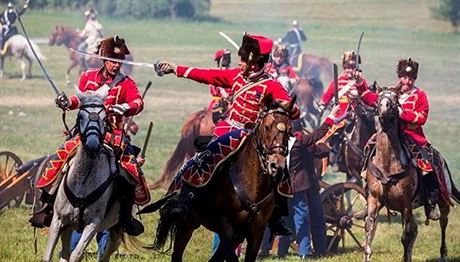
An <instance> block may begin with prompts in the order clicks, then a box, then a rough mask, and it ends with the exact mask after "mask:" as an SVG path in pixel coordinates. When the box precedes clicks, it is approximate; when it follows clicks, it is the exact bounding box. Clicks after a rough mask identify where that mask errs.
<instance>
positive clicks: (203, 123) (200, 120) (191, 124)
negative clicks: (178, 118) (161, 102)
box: [149, 108, 214, 190]
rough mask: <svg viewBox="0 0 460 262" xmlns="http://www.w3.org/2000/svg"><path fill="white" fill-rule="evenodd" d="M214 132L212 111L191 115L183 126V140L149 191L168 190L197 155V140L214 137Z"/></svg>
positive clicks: (204, 110) (201, 111)
mask: <svg viewBox="0 0 460 262" xmlns="http://www.w3.org/2000/svg"><path fill="white" fill-rule="evenodd" d="M213 130H214V122H213V121H212V112H211V111H209V110H207V109H206V108H205V109H202V110H200V111H197V112H193V113H192V114H190V116H189V117H188V118H187V120H186V121H185V123H184V125H183V126H182V130H181V138H180V140H179V143H177V146H176V148H175V149H174V152H173V154H172V155H171V157H170V158H169V160H168V162H166V166H165V168H164V169H163V172H162V173H161V175H160V177H159V178H158V179H157V180H156V181H154V182H153V183H152V184H150V185H149V189H150V190H154V189H157V188H167V187H168V186H169V184H170V183H171V181H172V179H173V177H174V176H175V175H176V174H177V172H178V171H179V168H180V167H181V166H182V164H183V163H184V161H185V160H187V159H190V158H191V157H192V156H193V155H194V154H195V152H196V149H195V139H196V138H197V137H199V136H212V134H213Z"/></svg>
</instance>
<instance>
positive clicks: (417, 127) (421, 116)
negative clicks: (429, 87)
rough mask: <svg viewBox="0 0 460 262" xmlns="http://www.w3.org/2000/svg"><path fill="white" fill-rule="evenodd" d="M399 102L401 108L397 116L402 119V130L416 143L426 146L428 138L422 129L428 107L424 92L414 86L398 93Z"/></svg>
mask: <svg viewBox="0 0 460 262" xmlns="http://www.w3.org/2000/svg"><path fill="white" fill-rule="evenodd" d="M399 104H400V107H401V109H402V113H401V114H400V116H399V118H400V119H401V120H402V121H401V123H400V127H401V129H402V131H403V132H404V134H406V135H407V136H409V137H411V138H412V140H413V141H414V142H415V143H416V144H417V145H419V146H426V145H427V144H428V140H427V139H426V137H425V134H424V133H423V129H422V126H423V125H424V124H425V122H426V119H427V117H428V111H429V107H430V106H429V104H428V97H427V95H426V93H425V92H424V91H423V90H422V89H420V88H418V87H415V86H414V87H413V88H411V89H410V90H409V91H407V92H405V93H403V94H401V95H400V97H399Z"/></svg>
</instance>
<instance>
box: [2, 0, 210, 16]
mask: <svg viewBox="0 0 460 262" xmlns="http://www.w3.org/2000/svg"><path fill="white" fill-rule="evenodd" d="M8 2H9V1H8V0H0V3H2V4H4V5H6V4H7V3H8ZM11 2H13V3H14V4H16V5H17V6H18V7H20V6H22V4H23V3H25V0H24V1H18V0H16V1H14V0H11ZM29 5H30V6H31V7H32V8H36V9H45V8H56V9H74V10H82V9H86V8H89V7H94V8H96V10H97V11H98V13H99V14H102V15H107V16H129V17H135V18H171V19H176V18H182V19H191V20H201V19H208V18H210V17H209V9H210V6H211V0H33V1H30V4H29Z"/></svg>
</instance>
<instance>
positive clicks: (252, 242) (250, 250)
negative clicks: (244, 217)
mask: <svg viewBox="0 0 460 262" xmlns="http://www.w3.org/2000/svg"><path fill="white" fill-rule="evenodd" d="M265 226H266V225H262V227H258V228H256V227H253V228H251V231H250V232H249V234H248V235H247V236H246V241H247V246H246V254H245V257H244V261H245V262H253V261H256V259H257V254H258V253H259V249H260V244H261V243H262V238H263V236H264V228H265Z"/></svg>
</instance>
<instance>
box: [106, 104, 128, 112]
mask: <svg viewBox="0 0 460 262" xmlns="http://www.w3.org/2000/svg"><path fill="white" fill-rule="evenodd" d="M128 109H129V105H128V104H126V103H124V104H115V105H113V106H111V107H110V111H112V112H114V113H115V114H117V115H124V114H125V113H126V111H127V110H128Z"/></svg>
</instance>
